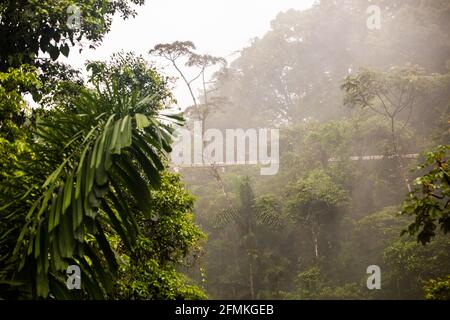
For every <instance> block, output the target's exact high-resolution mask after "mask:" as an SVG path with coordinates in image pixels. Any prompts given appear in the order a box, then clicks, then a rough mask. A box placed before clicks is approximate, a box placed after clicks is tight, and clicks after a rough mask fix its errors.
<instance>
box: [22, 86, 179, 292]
mask: <svg viewBox="0 0 450 320" xmlns="http://www.w3.org/2000/svg"><path fill="white" fill-rule="evenodd" d="M160 109H161V105H160V99H158V97H157V96H148V97H141V96H140V95H139V93H138V91H135V92H132V93H131V94H129V95H122V94H121V92H120V90H119V88H118V87H117V85H115V84H114V82H113V84H112V85H111V86H110V87H106V88H103V89H102V90H101V91H99V92H92V91H87V90H86V91H84V92H80V97H79V99H78V100H77V101H76V103H75V107H74V110H72V111H69V112H68V111H67V110H54V111H51V112H50V113H49V114H48V115H47V116H46V117H45V118H43V119H40V120H39V121H38V124H37V133H36V144H35V149H36V154H37V160H39V159H40V158H41V159H44V158H45V159H46V160H48V162H49V163H51V164H52V168H53V169H54V170H53V171H52V172H48V175H47V176H46V177H45V181H44V179H42V184H41V185H40V186H39V187H38V188H36V190H34V192H35V193H37V194H38V197H37V200H36V201H34V203H33V204H32V205H31V206H30V208H29V211H28V213H27V216H26V224H25V225H24V227H23V229H22V231H21V233H20V235H19V238H18V241H17V245H16V248H15V250H14V256H15V257H17V258H19V259H20V261H21V265H20V271H21V272H22V273H28V274H30V273H31V278H32V285H31V288H30V289H31V290H32V291H33V293H34V294H35V295H37V296H40V297H47V296H48V294H49V293H51V294H52V295H53V296H55V297H57V298H70V297H71V292H70V291H68V290H67V288H66V286H65V281H66V277H65V270H66V268H67V266H68V265H69V264H75V265H78V266H79V267H80V268H81V271H82V286H83V289H84V291H83V292H85V293H87V294H88V295H89V296H90V297H93V298H104V297H105V296H106V294H107V293H108V291H109V290H111V288H112V284H113V279H114V275H115V273H116V271H117V268H118V264H117V261H116V257H115V254H114V251H113V249H112V248H111V245H110V243H109V241H108V237H107V235H108V233H109V232H114V233H117V234H118V235H119V236H120V237H121V240H122V241H123V243H124V244H125V245H126V247H127V248H128V249H129V250H132V249H133V244H134V242H135V240H136V236H137V234H138V233H139V229H138V226H137V223H136V219H135V215H136V214H137V213H140V214H143V215H148V214H150V212H151V201H152V200H151V193H150V188H151V186H157V185H158V183H159V179H160V171H162V170H163V169H164V167H165V166H164V163H163V158H164V154H165V153H167V152H170V150H171V149H170V143H171V135H172V132H173V130H172V127H171V126H170V123H171V122H173V121H181V118H180V117H178V116H162V115H160V114H159V112H158V110H160ZM36 174H39V173H36Z"/></svg>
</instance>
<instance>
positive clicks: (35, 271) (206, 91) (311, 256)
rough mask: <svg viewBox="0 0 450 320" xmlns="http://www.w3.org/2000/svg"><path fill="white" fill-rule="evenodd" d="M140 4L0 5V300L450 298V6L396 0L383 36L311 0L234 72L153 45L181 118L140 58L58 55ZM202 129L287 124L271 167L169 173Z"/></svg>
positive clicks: (247, 52) (185, 46)
mask: <svg viewBox="0 0 450 320" xmlns="http://www.w3.org/2000/svg"><path fill="white" fill-rule="evenodd" d="M381 2H383V3H385V2H386V1H381ZM143 3H144V1H143V0H114V1H106V0H92V1H91V0H89V1H87V0H86V1H73V0H64V1H53V0H43V1H37V0H20V1H3V2H2V3H1V4H0V299H3V298H5V299H206V298H207V297H211V298H220V299H430V300H438V299H449V298H450V280H449V276H450V238H449V231H450V211H449V206H450V172H449V150H450V130H449V117H450V90H449V88H450V37H449V36H448V32H449V30H450V19H449V17H450V3H449V1H448V0H410V1H404V0H390V1H389V5H384V6H383V19H382V26H381V29H380V30H370V29H369V28H367V26H366V19H367V11H366V9H367V6H368V3H367V1H366V0H349V1H334V0H321V1H316V3H315V4H314V5H313V6H312V7H311V8H309V9H307V10H303V11H295V10H289V11H286V12H282V13H280V14H279V15H278V16H277V17H276V18H275V19H274V20H273V21H272V22H271V29H270V30H269V31H268V32H267V33H266V34H265V35H263V36H262V37H261V38H255V39H253V40H252V41H251V43H249V45H248V46H247V47H245V48H243V49H242V50H240V51H239V52H238V54H236V55H234V57H235V58H234V60H233V61H228V62H230V63H229V64H227V61H225V59H223V58H218V57H214V56H211V55H209V54H200V53H198V52H197V51H196V47H195V45H194V43H193V42H191V41H175V42H173V43H169V44H158V45H155V46H154V47H153V48H152V49H151V50H150V51H149V54H150V58H151V59H153V58H155V57H158V58H164V59H165V61H166V62H169V63H170V67H171V68H173V69H174V70H175V72H176V73H177V75H178V76H179V77H180V80H181V81H182V82H183V85H185V86H186V87H187V89H188V90H189V93H190V95H191V98H192V104H191V103H189V105H188V106H185V107H186V108H185V111H184V117H183V116H182V115H177V114H174V113H173V112H171V111H172V110H170V111H169V110H168V109H169V107H173V106H174V104H176V99H175V97H174V96H173V94H172V92H171V91H170V88H169V87H170V85H171V81H172V79H171V78H170V77H168V76H163V75H162V74H161V72H160V71H159V70H157V69H156V67H155V64H153V62H150V61H147V60H146V58H144V57H142V56H138V55H136V54H134V53H127V52H123V51H122V52H119V53H115V54H113V55H112V57H111V60H109V61H89V62H87V63H86V75H83V73H82V71H81V70H74V69H73V68H72V67H71V66H70V65H64V64H62V63H61V62H60V60H58V58H59V57H61V55H64V56H69V54H71V53H72V52H73V48H74V47H78V48H80V49H83V48H85V47H86V46H89V47H91V48H95V47H97V46H99V45H100V44H101V41H102V39H103V37H104V36H105V34H106V33H107V32H108V31H109V30H110V28H111V23H112V17H113V16H114V15H116V14H119V15H121V16H122V18H129V17H133V16H134V15H135V14H136V12H135V11H134V9H133V8H134V7H135V6H136V8H138V6H139V5H142V4H143ZM72 5H76V6H77V7H74V6H72ZM78 9H79V11H77V10H78ZM78 13H79V14H80V15H79V17H80V18H81V19H80V21H76V20H73V19H74V18H77V17H78V16H77V14H78ZM68 22H69V24H68ZM77 22H80V24H79V25H77ZM214 68H215V71H217V72H215V73H214V75H213V76H212V79H208V75H209V73H210V71H211V70H213V69H214ZM207 70H208V72H207ZM191 76H192V77H191ZM197 85H198V86H199V87H200V88H201V90H200V92H201V93H200V94H199V95H198V96H197V95H196V89H197V88H196V86H197ZM31 100H32V103H30V102H31ZM31 105H32V106H33V107H31ZM177 107H178V108H179V109H180V106H179V105H178V106H177ZM184 118H185V119H186V120H185V119H184ZM197 120H201V121H202V129H203V131H204V130H206V129H208V128H214V129H218V130H221V131H224V130H225V129H229V128H279V129H280V141H279V147H280V159H279V164H280V167H279V172H278V173H277V174H276V175H273V176H262V175H260V171H259V169H260V167H259V166H253V165H236V166H232V165H230V166H225V167H221V166H220V165H218V164H214V165H210V166H209V167H207V168H199V167H192V168H189V167H183V168H177V170H176V171H180V173H179V174H178V173H174V172H173V171H175V170H172V169H173V168H171V165H170V163H169V161H168V156H169V154H170V152H171V145H172V142H173V133H174V130H175V128H176V127H178V126H180V125H185V126H186V127H187V128H192V125H193V121H197ZM205 145H206V143H205V142H203V146H205ZM191 194H192V195H191ZM69 265H76V266H79V267H80V268H81V272H82V281H81V290H70V289H69V288H68V287H67V286H66V280H67V276H68V275H67V272H66V271H67V267H68V266H69ZM373 265H375V266H379V267H380V270H381V289H377V290H370V289H369V288H368V286H367V282H366V281H367V279H368V276H369V275H368V273H367V272H368V271H367V270H368V269H367V268H368V267H369V266H373Z"/></svg>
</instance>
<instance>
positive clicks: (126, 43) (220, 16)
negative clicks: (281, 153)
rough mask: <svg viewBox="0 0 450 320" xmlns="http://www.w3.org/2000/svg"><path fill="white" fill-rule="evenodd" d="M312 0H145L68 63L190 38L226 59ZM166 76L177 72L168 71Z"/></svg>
mask: <svg viewBox="0 0 450 320" xmlns="http://www.w3.org/2000/svg"><path fill="white" fill-rule="evenodd" d="M313 2H314V0H147V1H146V4H145V6H142V7H137V11H138V15H137V16H136V17H135V18H134V19H128V20H125V21H124V20H122V19H120V18H119V17H117V18H115V19H114V21H113V25H112V29H111V31H110V32H109V33H108V34H107V35H106V36H105V38H104V41H103V42H102V44H101V46H100V47H98V48H97V49H96V50H85V51H83V52H82V53H81V54H78V52H77V51H76V50H73V51H72V52H71V53H70V56H69V59H61V61H65V62H69V63H70V64H72V65H73V66H74V67H77V68H82V67H83V65H84V62H85V61H86V60H107V59H108V58H109V57H110V55H111V54H112V53H114V52H117V51H120V50H124V51H134V52H136V53H138V54H142V55H143V56H144V57H145V58H149V59H150V57H149V55H148V54H147V52H148V50H149V49H150V48H151V47H153V46H154V45H155V44H157V43H167V42H173V41H175V40H180V41H186V40H191V41H193V42H194V43H195V45H196V46H197V49H198V51H199V52H200V53H209V54H212V55H216V56H222V57H228V60H230V55H231V54H232V53H233V52H235V51H236V50H239V49H241V48H243V47H245V46H247V45H248V44H249V40H250V39H252V38H254V37H260V36H262V35H263V34H264V33H265V32H267V31H268V30H269V29H270V21H271V20H273V19H274V18H275V16H276V15H277V13H279V12H280V11H286V10H288V9H290V8H293V9H298V10H302V9H306V8H308V7H310V6H311V5H312V3H313ZM165 73H166V74H168V75H174V74H173V73H171V72H170V69H165ZM175 95H176V97H177V99H178V100H179V103H180V104H181V105H185V104H189V103H190V100H189V98H188V95H187V92H186V90H184V87H182V86H181V83H180V84H179V85H178V87H177V88H176V90H175Z"/></svg>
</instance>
